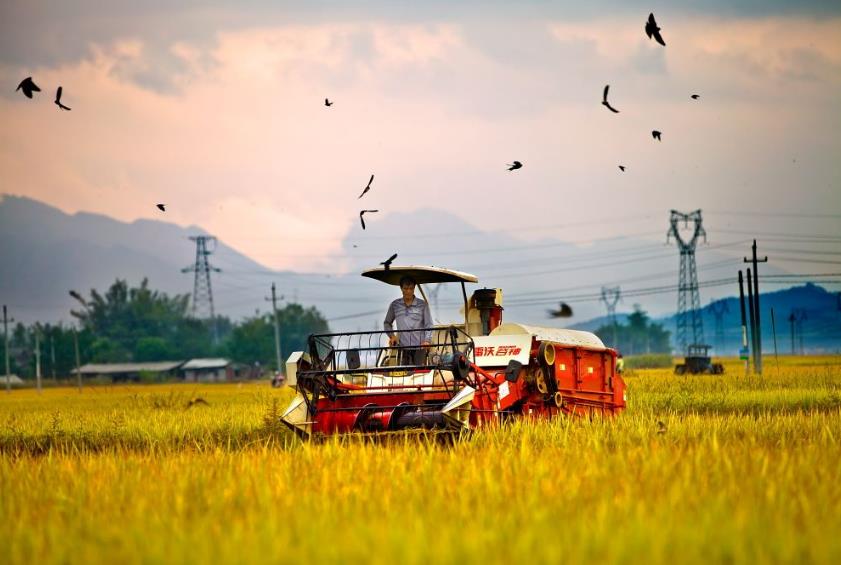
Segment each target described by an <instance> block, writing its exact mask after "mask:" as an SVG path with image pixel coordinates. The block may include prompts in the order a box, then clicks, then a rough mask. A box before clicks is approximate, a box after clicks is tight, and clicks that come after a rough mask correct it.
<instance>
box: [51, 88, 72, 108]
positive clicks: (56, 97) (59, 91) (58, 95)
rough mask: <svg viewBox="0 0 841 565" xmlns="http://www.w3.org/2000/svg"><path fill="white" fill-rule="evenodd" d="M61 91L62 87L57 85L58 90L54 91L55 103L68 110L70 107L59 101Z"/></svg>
mask: <svg viewBox="0 0 841 565" xmlns="http://www.w3.org/2000/svg"><path fill="white" fill-rule="evenodd" d="M61 91H62V88H61V87H60V86H59V87H58V90H56V91H55V104H56V106H58V107H59V108H61V109H62V110H70V108H68V107H67V106H65V105H64V104H62V103H61Z"/></svg>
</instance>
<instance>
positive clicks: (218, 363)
mask: <svg viewBox="0 0 841 565" xmlns="http://www.w3.org/2000/svg"><path fill="white" fill-rule="evenodd" d="M181 371H182V373H183V375H184V380H185V381H187V382H194V383H195V382H210V383H216V382H222V381H231V380H234V378H236V376H237V375H236V370H235V367H234V366H233V364H232V363H231V361H230V360H228V359H224V358H221V357H220V358H216V359H190V360H189V361H187V362H186V363H184V365H182V366H181Z"/></svg>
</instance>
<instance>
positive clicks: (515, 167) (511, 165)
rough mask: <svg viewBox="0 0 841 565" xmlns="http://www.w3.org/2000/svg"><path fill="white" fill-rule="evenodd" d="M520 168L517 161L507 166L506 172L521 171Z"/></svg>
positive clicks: (519, 163)
mask: <svg viewBox="0 0 841 565" xmlns="http://www.w3.org/2000/svg"><path fill="white" fill-rule="evenodd" d="M522 168H523V164H522V163H521V162H519V161H514V162H513V163H509V164H508V170H509V171H513V170H515V169H522Z"/></svg>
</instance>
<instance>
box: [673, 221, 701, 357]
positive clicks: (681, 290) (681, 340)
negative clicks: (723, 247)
mask: <svg viewBox="0 0 841 565" xmlns="http://www.w3.org/2000/svg"><path fill="white" fill-rule="evenodd" d="M681 222H683V226H684V228H689V223H690V222H692V224H693V227H694V229H693V230H692V237H690V238H689V239H688V240H687V239H684V238H683V237H682V236H681V235H680V231H679V229H678V225H679V224H680V223H681ZM669 223H670V224H671V227H670V228H669V231H668V233H667V234H666V243H667V244H668V243H669V240H670V239H671V238H672V237H673V238H675V242H676V243H677V246H678V249H679V250H680V272H679V275H678V294H677V335H676V336H675V338H676V339H675V341H676V342H677V345H678V348H679V350H680V351H686V347H687V346H688V345H701V344H703V343H704V323H703V321H702V320H701V297H700V294H699V292H698V270H697V268H696V267H695V245H696V244H697V243H698V239H699V238H701V237H703V238H704V243H706V241H707V232H705V231H704V225H703V219H702V218H701V211H700V210H695V211H694V212H690V213H689V214H684V213H682V212H678V211H677V210H672V212H671V216H670V218H669Z"/></svg>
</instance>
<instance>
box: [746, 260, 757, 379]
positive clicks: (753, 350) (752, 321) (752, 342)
mask: <svg viewBox="0 0 841 565" xmlns="http://www.w3.org/2000/svg"><path fill="white" fill-rule="evenodd" d="M745 270H746V271H747V275H748V314H749V315H750V316H749V318H750V349H751V355H752V357H753V372H754V373H758V372H759V367H758V366H757V364H756V313H755V311H754V303H753V278H752V277H751V275H750V267H748V268H747V269H745Z"/></svg>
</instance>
